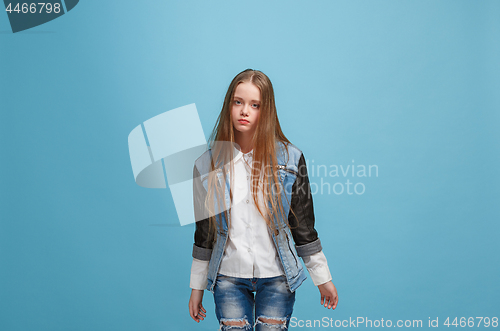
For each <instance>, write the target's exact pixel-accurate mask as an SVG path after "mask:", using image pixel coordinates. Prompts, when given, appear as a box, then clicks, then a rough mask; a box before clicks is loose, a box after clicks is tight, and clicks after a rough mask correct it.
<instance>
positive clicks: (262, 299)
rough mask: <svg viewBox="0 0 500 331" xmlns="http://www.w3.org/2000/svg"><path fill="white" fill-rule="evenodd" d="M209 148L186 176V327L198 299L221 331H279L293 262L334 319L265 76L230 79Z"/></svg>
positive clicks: (307, 201)
mask: <svg viewBox="0 0 500 331" xmlns="http://www.w3.org/2000/svg"><path fill="white" fill-rule="evenodd" d="M209 142H210V144H209V147H210V148H209V150H208V151H206V152H205V153H204V154H203V155H202V156H200V157H199V158H198V159H197V160H196V162H195V166H194V169H193V189H194V197H193V198H194V208H195V218H196V220H197V222H196V231H195V234H194V245H193V264H192V267H191V279H190V287H191V289H192V290H191V297H190V299H189V313H190V315H191V317H192V318H193V319H194V320H195V321H196V322H199V321H200V320H203V319H204V318H205V317H206V310H205V308H203V305H202V299H203V293H204V290H205V289H208V290H210V291H211V292H212V293H213V295H214V301H215V312H216V315H217V319H218V320H219V323H220V326H221V329H222V330H232V329H238V330H242V329H243V330H253V327H255V329H256V330H276V329H277V328H279V329H283V330H286V329H288V325H289V323H290V317H291V314H292V311H293V305H294V302H295V290H296V289H297V288H298V287H299V286H300V284H301V283H302V282H303V281H304V280H305V279H306V276H305V272H304V270H303V268H302V264H301V263H300V261H298V257H299V256H300V257H302V259H303V261H304V264H305V266H306V268H307V270H308V271H309V274H310V275H311V278H312V280H313V282H314V284H315V285H316V286H317V287H318V289H319V292H320V294H321V301H320V302H321V304H322V305H324V306H325V307H327V308H332V309H335V308H336V306H337V303H338V296H337V290H336V288H335V286H334V285H333V283H332V282H331V279H332V277H331V275H330V271H329V268H328V265H327V261H326V258H325V255H324V254H323V251H322V247H321V243H320V240H319V238H318V234H317V232H316V230H315V229H314V211H313V203H312V196H311V191H310V186H309V179H308V176H307V169H306V164H305V158H304V155H303V154H302V152H301V151H300V150H299V149H298V148H297V147H296V146H294V145H293V144H291V143H290V141H288V139H287V138H286V137H285V135H284V134H283V132H282V131H281V127H280V124H279V121H278V116H277V112H276V106H275V102H274V91H273V87H272V84H271V81H270V80H269V78H268V77H267V76H266V75H264V74H263V73H262V72H260V71H257V70H251V69H247V70H245V71H243V72H241V73H239V74H238V75H237V76H236V77H235V78H234V79H233V81H232V82H231V84H230V85H229V88H228V91H227V93H226V97H225V99H224V105H223V107H222V111H221V113H220V115H219V118H218V119H217V123H216V125H215V128H214V131H213V132H212V135H211V137H210V139H209ZM233 143H235V144H233ZM273 165H274V166H273ZM292 239H293V241H292ZM254 293H255V295H254Z"/></svg>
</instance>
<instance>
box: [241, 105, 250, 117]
mask: <svg viewBox="0 0 500 331" xmlns="http://www.w3.org/2000/svg"><path fill="white" fill-rule="evenodd" d="M249 107H250V106H249V105H244V106H243V107H242V108H241V115H243V116H248V114H249V112H250V110H249Z"/></svg>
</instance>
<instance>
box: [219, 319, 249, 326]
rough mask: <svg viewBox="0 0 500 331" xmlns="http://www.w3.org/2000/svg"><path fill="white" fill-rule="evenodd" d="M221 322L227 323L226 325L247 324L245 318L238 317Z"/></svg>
mask: <svg viewBox="0 0 500 331" xmlns="http://www.w3.org/2000/svg"><path fill="white" fill-rule="evenodd" d="M221 322H222V324H224V325H228V326H246V325H248V321H247V320H246V319H239V320H222V321H221Z"/></svg>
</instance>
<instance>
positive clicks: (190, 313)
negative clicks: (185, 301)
mask: <svg viewBox="0 0 500 331" xmlns="http://www.w3.org/2000/svg"><path fill="white" fill-rule="evenodd" d="M189 315H190V316H191V318H192V319H194V320H195V321H196V317H195V316H194V311H193V308H192V307H191V305H189Z"/></svg>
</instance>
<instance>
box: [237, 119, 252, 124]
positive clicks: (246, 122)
mask: <svg viewBox="0 0 500 331" xmlns="http://www.w3.org/2000/svg"><path fill="white" fill-rule="evenodd" d="M238 122H240V123H241V124H248V123H250V122H248V121H247V120H238Z"/></svg>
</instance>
